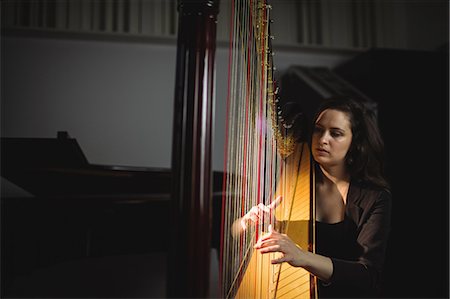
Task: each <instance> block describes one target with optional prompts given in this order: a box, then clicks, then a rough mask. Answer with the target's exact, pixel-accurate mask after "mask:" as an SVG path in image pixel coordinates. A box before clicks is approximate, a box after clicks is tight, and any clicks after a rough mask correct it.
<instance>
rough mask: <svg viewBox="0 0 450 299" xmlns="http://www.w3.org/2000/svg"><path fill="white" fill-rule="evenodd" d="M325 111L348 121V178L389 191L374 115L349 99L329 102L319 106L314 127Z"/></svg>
mask: <svg viewBox="0 0 450 299" xmlns="http://www.w3.org/2000/svg"><path fill="white" fill-rule="evenodd" d="M326 109H333V110H338V111H342V112H344V113H346V114H347V115H348V117H349V120H350V125H351V129H352V135H353V137H352V143H351V144H350V148H349V150H348V152H347V155H346V157H345V164H346V167H347V170H348V171H349V173H350V176H351V178H352V179H353V180H357V181H359V182H363V183H368V184H371V185H375V186H377V187H380V188H382V189H385V190H387V191H389V189H390V187H389V183H388V181H387V180H386V178H385V152H384V141H383V138H382V136H381V133H380V130H379V128H378V122H377V116H376V113H375V111H374V110H371V109H368V108H367V107H366V106H364V105H363V104H361V103H360V102H357V101H356V100H353V99H350V98H345V97H333V98H329V99H327V100H326V101H324V102H323V103H322V104H321V105H320V106H319V109H318V110H317V112H316V114H315V116H314V119H313V127H314V125H315V123H316V121H317V118H318V117H319V115H320V113H322V112H323V111H324V110H326ZM311 138H312V133H311V134H310V140H312V139H311ZM310 144H311V143H310Z"/></svg>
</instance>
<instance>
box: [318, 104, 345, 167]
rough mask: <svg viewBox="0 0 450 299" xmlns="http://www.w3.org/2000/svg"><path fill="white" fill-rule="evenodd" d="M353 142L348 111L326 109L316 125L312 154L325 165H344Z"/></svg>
mask: <svg viewBox="0 0 450 299" xmlns="http://www.w3.org/2000/svg"><path fill="white" fill-rule="evenodd" d="M351 143H352V130H351V124H350V120H349V117H348V115H347V113H345V112H342V111H339V110H333V109H326V110H324V111H322V113H320V115H319V117H318V118H317V120H316V123H315V125H314V131H313V136H312V147H311V149H312V154H313V157H314V160H315V161H316V162H317V163H319V164H321V165H322V166H325V167H327V166H328V167H331V166H343V165H344V162H345V155H346V154H347V152H348V150H349V148H350V145H351Z"/></svg>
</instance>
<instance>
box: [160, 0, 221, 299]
mask: <svg viewBox="0 0 450 299" xmlns="http://www.w3.org/2000/svg"><path fill="white" fill-rule="evenodd" d="M218 2H219V1H212V0H181V1H179V2H178V15H179V22H178V41H177V65H176V79H175V103H174V123H173V142H172V194H171V195H172V209H171V212H172V214H171V218H172V219H171V226H172V230H171V244H170V250H169V263H168V265H169V269H168V271H169V272H168V283H167V295H168V297H183V298H186V297H203V298H205V297H208V295H209V294H208V292H209V263H210V243H211V240H210V239H211V218H212V212H211V211H212V208H211V207H212V202H211V198H212V171H211V146H212V132H213V129H214V126H213V123H214V122H213V112H214V92H215V75H214V66H215V50H216V26H217V24H216V23H217V14H218V12H219V10H218V7H219V4H218Z"/></svg>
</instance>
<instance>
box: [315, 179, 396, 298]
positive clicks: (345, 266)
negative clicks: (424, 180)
mask: <svg viewBox="0 0 450 299" xmlns="http://www.w3.org/2000/svg"><path fill="white" fill-rule="evenodd" d="M390 217H391V194H390V193H389V192H388V191H385V190H381V189H379V188H373V187H369V186H367V185H364V184H361V183H356V182H353V181H352V182H351V183H350V187H349V191H348V195H347V204H346V208H345V219H344V228H343V230H344V232H343V234H344V236H345V237H344V238H345V240H342V243H343V244H344V245H342V244H340V246H341V247H342V246H344V251H345V254H340V255H341V256H329V257H330V258H331V260H332V262H333V274H332V276H331V279H330V282H329V284H324V283H322V282H319V294H322V296H320V297H347V298H348V297H378V296H379V291H380V276H381V273H382V269H383V265H384V259H385V252H386V247H387V242H388V237H389V231H390ZM318 238H320V235H318ZM331 250H333V248H331ZM341 252H342V250H341ZM337 255H339V254H337Z"/></svg>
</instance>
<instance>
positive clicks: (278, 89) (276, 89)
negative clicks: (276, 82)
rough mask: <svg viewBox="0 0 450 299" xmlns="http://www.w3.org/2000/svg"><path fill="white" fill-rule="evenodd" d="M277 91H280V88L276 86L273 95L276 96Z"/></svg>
mask: <svg viewBox="0 0 450 299" xmlns="http://www.w3.org/2000/svg"><path fill="white" fill-rule="evenodd" d="M279 91H280V87H279V86H277V87H276V88H275V91H274V92H273V93H274V94H278V92H279Z"/></svg>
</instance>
